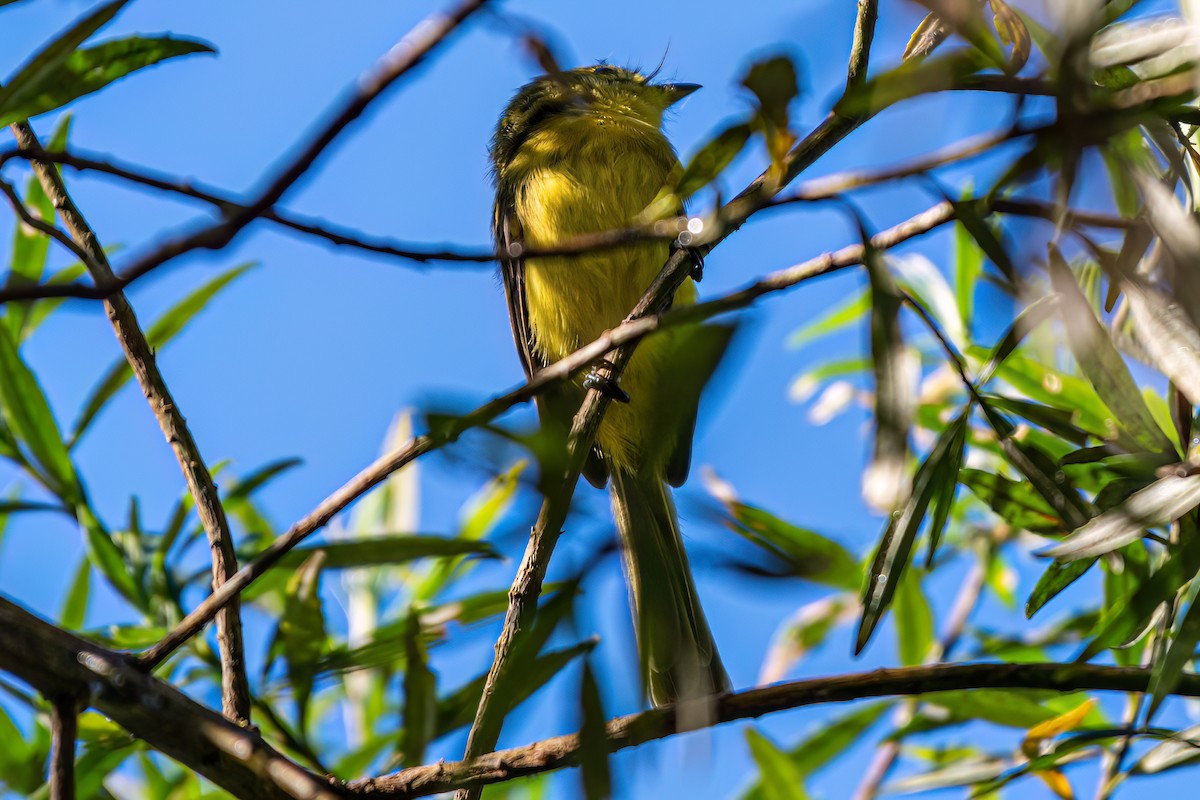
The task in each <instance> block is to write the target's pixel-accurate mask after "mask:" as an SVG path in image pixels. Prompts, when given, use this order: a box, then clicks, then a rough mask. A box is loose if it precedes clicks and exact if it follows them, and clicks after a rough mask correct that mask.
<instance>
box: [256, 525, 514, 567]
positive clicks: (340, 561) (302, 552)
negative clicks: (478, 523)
mask: <svg viewBox="0 0 1200 800" xmlns="http://www.w3.org/2000/svg"><path fill="white" fill-rule="evenodd" d="M313 553H323V554H324V559H325V560H324V563H323V564H322V569H327V570H328V569H346V568H347V567H366V566H372V565H378V564H402V563H404V562H406V561H413V560H414V559H418V558H434V557H447V556H460V555H473V556H480V557H483V558H499V557H500V554H499V553H497V552H496V551H495V550H494V549H493V548H492V546H491V545H490V544H487V543H486V542H473V541H470V540H464V539H447V538H444V537H441V536H432V535H419V534H418V535H414V534H403V533H401V534H382V535H379V536H372V537H370V538H367V539H362V540H357V541H348V540H342V541H337V542H326V543H323V544H314V545H309V546H307V547H297V548H295V549H294V550H291V551H290V552H288V553H286V554H285V555H284V556H283V557H282V558H281V559H280V560H279V566H280V567H281V568H283V569H295V568H296V567H298V566H300V564H301V563H303V562H304V561H305V560H306V559H307V558H308V557H309V556H310V555H312V554H313Z"/></svg>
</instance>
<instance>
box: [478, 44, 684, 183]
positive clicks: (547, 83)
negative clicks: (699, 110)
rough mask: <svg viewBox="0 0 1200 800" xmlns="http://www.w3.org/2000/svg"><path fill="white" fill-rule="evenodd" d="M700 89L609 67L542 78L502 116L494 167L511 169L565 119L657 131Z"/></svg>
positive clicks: (526, 88)
mask: <svg viewBox="0 0 1200 800" xmlns="http://www.w3.org/2000/svg"><path fill="white" fill-rule="evenodd" d="M699 88H700V86H699V85H698V84H694V83H655V82H653V76H647V75H643V74H642V73H640V72H637V71H635V70H630V69H624V68H622V67H616V66H612V65H609V64H595V65H592V66H588V67H578V68H576V69H572V70H567V71H565V72H559V73H556V74H552V75H542V76H541V77H539V78H536V79H535V80H533V81H531V82H530V83H528V84H526V85H525V86H523V87H522V88H521V89H520V91H518V92H517V94H516V96H515V97H513V99H512V101H511V102H510V103H509V104H508V108H506V109H505V110H504V113H503V114H502V115H501V117H500V122H499V124H498V125H497V126H496V135H495V137H494V138H493V140H492V162H493V164H495V165H497V166H499V165H503V164H507V163H509V162H510V161H511V160H512V158H513V156H514V155H515V153H516V151H517V149H518V148H520V146H521V144H522V143H523V142H524V141H525V140H526V139H528V138H529V136H531V135H532V134H533V133H535V132H537V131H538V130H539V129H541V128H543V127H545V126H548V125H553V124H555V123H556V122H561V121H562V120H564V119H565V118H571V117H586V118H591V119H595V120H598V121H600V122H602V123H603V122H612V123H613V124H614V125H615V126H618V127H619V126H629V127H631V128H634V129H636V128H651V129H653V130H658V129H659V128H660V127H661V126H662V118H663V112H665V111H666V110H667V109H668V108H670V107H671V106H672V105H674V104H675V103H677V102H679V101H680V100H682V99H683V98H685V97H687V96H688V95H689V94H691V93H692V92H694V91H696V90H697V89H699Z"/></svg>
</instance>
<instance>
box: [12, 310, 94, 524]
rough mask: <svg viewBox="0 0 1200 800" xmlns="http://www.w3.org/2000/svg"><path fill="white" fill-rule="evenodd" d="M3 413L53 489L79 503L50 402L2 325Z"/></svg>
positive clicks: (72, 469)
mask: <svg viewBox="0 0 1200 800" xmlns="http://www.w3.org/2000/svg"><path fill="white" fill-rule="evenodd" d="M0 412H3V417H4V422H5V423H6V425H7V427H8V429H9V430H10V431H12V433H13V434H15V436H16V438H17V439H18V440H19V441H20V443H21V444H22V445H23V446H24V447H25V449H26V450H27V451H28V453H29V454H30V455H31V456H32V457H33V460H34V461H35V462H36V463H37V465H38V466H39V467H41V469H42V472H43V473H44V474H45V477H46V478H47V479H48V480H49V481H50V487H49V488H50V489H51V491H53V492H54V493H55V494H57V495H58V496H59V497H60V498H61V499H62V500H63V502H64V503H66V504H67V505H74V504H75V503H77V502H79V501H80V500H81V499H82V498H81V492H80V489H79V483H78V479H77V478H76V477H75V467H74V466H73V465H72V464H71V457H70V455H69V454H68V452H67V446H66V444H65V443H64V442H63V440H62V434H61V433H60V432H59V429H58V424H57V423H56V422H55V421H54V414H53V412H51V410H50V404H49V403H48V402H47V401H46V395H45V394H44V393H43V392H42V388H41V386H39V385H38V381H37V378H36V376H34V374H33V371H32V370H30V369H29V367H28V365H26V364H25V362H24V360H22V358H21V354H20V353H19V352H17V346H16V344H15V343H14V342H13V339H12V336H11V334H10V333H9V331H8V328H7V327H5V326H0Z"/></svg>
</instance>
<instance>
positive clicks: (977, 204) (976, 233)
mask: <svg viewBox="0 0 1200 800" xmlns="http://www.w3.org/2000/svg"><path fill="white" fill-rule="evenodd" d="M983 203H984V201H983V200H959V201H958V202H956V203H954V204H953V205H954V218H955V219H957V220H958V222H959V224H960V225H962V227H963V229H964V230H966V232H967V233H968V234H970V236H971V238H972V239H974V240H975V243H976V244H977V245H978V246H979V248H980V249H981V250H983V252H984V253H985V254H986V255H987V257H988V260H989V261H991V262H992V263H993V264H995V265H996V268H997V269H998V270H1000V272H1001V274H1003V275H1004V277H1006V278H1008V279H1009V280H1010V281H1014V280H1015V279H1016V277H1017V269H1016V267H1015V266H1014V265H1013V262H1012V258H1011V257H1010V256H1009V255H1008V250H1007V249H1006V248H1005V247H1004V242H1003V241H1002V240H1001V235H1000V233H999V232H998V231H997V230H996V229H995V228H994V227H993V225H992V223H991V222H988V221H987V220H986V219H984V216H985V215H984V211H985V207H984V205H983Z"/></svg>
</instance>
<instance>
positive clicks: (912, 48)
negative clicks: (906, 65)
mask: <svg viewBox="0 0 1200 800" xmlns="http://www.w3.org/2000/svg"><path fill="white" fill-rule="evenodd" d="M949 35H950V29H949V28H948V27H946V25H945V23H943V22H942V20H941V18H940V17H939V16H938V15H937V14H926V15H925V19H923V20H921V23H920V24H919V25H917V27H916V30H914V31H913V33H912V36H910V37H909V38H908V44H906V45H905V46H904V55H902V56H901V60H903V61H908V60H909V59H910V58H921V57H924V56H927V55H929V54H930V53H932V52H933V51H934V49H935V48H936V47H937V46H938V45H939V44H941V43H942V42H943V41H945V39H946V37H947V36H949Z"/></svg>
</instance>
